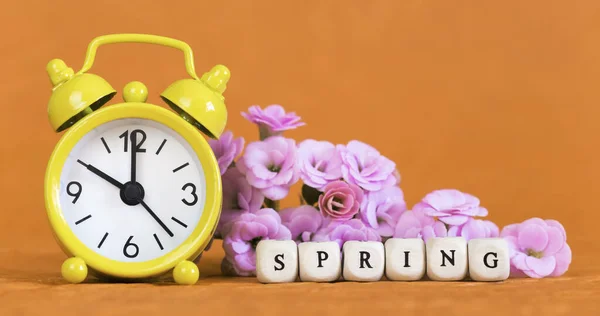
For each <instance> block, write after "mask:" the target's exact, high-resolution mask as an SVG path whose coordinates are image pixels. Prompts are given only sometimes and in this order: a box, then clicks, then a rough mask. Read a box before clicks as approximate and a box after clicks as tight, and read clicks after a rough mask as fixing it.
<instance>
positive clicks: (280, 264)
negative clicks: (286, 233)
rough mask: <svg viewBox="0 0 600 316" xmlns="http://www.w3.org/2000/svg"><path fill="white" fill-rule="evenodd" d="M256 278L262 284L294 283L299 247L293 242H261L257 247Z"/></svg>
mask: <svg viewBox="0 0 600 316" xmlns="http://www.w3.org/2000/svg"><path fill="white" fill-rule="evenodd" d="M256 276H257V278H258V281H259V282H261V283H283V282H294V281H296V277H297V276H298V246H297V245H296V242H295V241H293V240H281V241H278V240H261V241H260V242H259V243H258V246H256Z"/></svg>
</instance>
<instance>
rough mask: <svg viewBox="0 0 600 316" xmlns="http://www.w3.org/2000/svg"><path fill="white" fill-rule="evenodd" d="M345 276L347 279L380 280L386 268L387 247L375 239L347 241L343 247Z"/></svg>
mask: <svg viewBox="0 0 600 316" xmlns="http://www.w3.org/2000/svg"><path fill="white" fill-rule="evenodd" d="M343 251H344V259H343V262H344V263H343V265H344V268H343V276H344V279H345V280H347V281H364V282H369V281H371V282H372V281H379V280H381V278H382V277H383V270H384V268H385V249H384V247H383V244H382V243H380V242H375V241H347V242H345V243H344V247H343Z"/></svg>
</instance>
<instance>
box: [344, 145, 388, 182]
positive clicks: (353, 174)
mask: <svg viewBox="0 0 600 316" xmlns="http://www.w3.org/2000/svg"><path fill="white" fill-rule="evenodd" d="M337 147H338V150H339V152H340V155H341V158H342V168H341V169H342V176H343V178H344V180H346V181H347V182H349V183H352V184H356V185H358V186H360V187H361V188H363V189H364V190H366V191H378V190H381V189H383V188H385V187H388V186H392V185H395V184H396V177H394V171H395V170H396V164H395V163H394V162H393V161H391V160H389V159H388V158H386V157H384V156H382V155H381V154H380V153H379V151H377V150H376V149H375V148H373V147H371V146H369V145H367V144H365V143H363V142H360V141H357V140H353V141H350V142H349V143H348V145H346V146H343V145H338V146H337Z"/></svg>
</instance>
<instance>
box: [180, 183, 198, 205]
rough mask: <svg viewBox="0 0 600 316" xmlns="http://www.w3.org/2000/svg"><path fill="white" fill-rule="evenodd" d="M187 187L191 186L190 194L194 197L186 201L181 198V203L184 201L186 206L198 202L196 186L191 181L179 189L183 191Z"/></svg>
mask: <svg viewBox="0 0 600 316" xmlns="http://www.w3.org/2000/svg"><path fill="white" fill-rule="evenodd" d="M188 187H192V192H191V194H192V196H193V197H194V200H192V201H191V202H188V201H187V200H186V199H181V201H183V203H185V205H187V206H192V205H196V203H197V202H198V196H197V195H196V186H195V185H194V184H193V183H186V184H185V185H184V186H183V187H182V188H181V189H182V190H183V191H185V189H187V188H188Z"/></svg>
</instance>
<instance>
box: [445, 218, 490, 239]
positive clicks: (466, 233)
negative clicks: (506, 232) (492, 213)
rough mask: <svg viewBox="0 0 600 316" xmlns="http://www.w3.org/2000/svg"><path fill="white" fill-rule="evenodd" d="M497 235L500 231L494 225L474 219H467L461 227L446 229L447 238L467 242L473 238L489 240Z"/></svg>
mask: <svg viewBox="0 0 600 316" xmlns="http://www.w3.org/2000/svg"><path fill="white" fill-rule="evenodd" d="M499 235H500V231H499V229H498V226H496V224H494V223H492V222H490V221H484V220H481V219H474V218H469V220H467V222H466V223H464V224H463V225H461V226H452V227H450V229H448V237H464V238H465V239H466V240H467V241H469V240H470V239H473V238H491V237H498V236H499Z"/></svg>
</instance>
